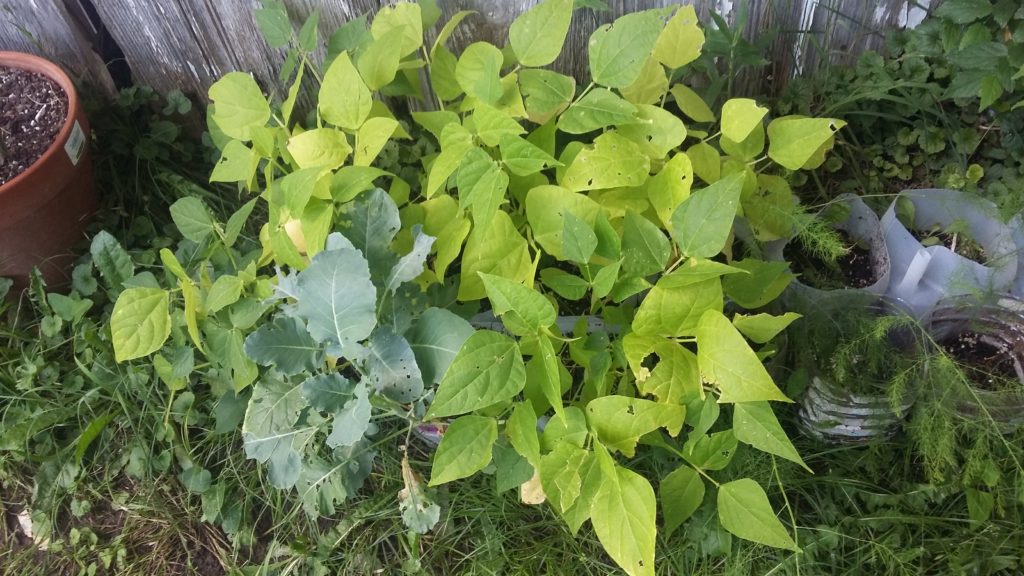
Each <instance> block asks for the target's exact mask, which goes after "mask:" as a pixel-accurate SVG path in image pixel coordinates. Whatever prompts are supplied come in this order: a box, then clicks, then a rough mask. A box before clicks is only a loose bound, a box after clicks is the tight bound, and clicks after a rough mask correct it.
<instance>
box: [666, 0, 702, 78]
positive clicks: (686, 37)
mask: <svg viewBox="0 0 1024 576" xmlns="http://www.w3.org/2000/svg"><path fill="white" fill-rule="evenodd" d="M703 46H704V32H703V31H702V30H701V29H700V26H699V25H698V22H697V12H696V11H695V10H694V9H693V6H681V7H680V8H679V9H678V10H676V13H675V15H673V16H672V19H670V20H669V21H668V24H666V25H665V28H664V29H662V31H661V34H659V35H658V41H657V43H655V45H654V58H655V59H656V60H657V61H658V62H661V63H662V64H664V65H665V66H668V67H669V68H679V67H680V66H685V65H687V64H689V63H690V62H693V61H694V60H696V59H697V58H698V57H699V56H700V49H701V48H702V47H703Z"/></svg>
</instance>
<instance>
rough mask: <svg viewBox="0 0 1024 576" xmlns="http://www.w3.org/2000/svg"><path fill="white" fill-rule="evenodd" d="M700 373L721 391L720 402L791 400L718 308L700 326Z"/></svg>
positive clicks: (707, 314) (698, 351)
mask: <svg viewBox="0 0 1024 576" xmlns="http://www.w3.org/2000/svg"><path fill="white" fill-rule="evenodd" d="M697 363H698V365H699V366H700V373H701V376H702V377H703V378H704V379H705V380H706V381H708V382H710V383H713V384H715V385H716V386H717V387H718V389H719V390H720V391H721V396H720V397H719V402H756V401H762V400H778V401H782V402H791V400H790V399H789V398H787V397H786V395H785V394H783V393H782V391H781V390H779V388H778V387H777V386H776V385H775V383H774V382H773V381H772V377H771V376H769V375H768V371H767V370H765V368H764V365H762V364H761V361H760V360H758V358H757V354H755V353H754V351H753V350H751V349H750V345H749V344H747V341H746V340H744V339H743V336H741V335H740V333H739V331H737V330H736V328H734V327H733V325H732V323H731V322H729V319H728V318H726V317H725V316H724V315H723V314H722V313H721V312H720V311H718V310H708V311H707V312H704V315H703V316H701V319H700V323H699V324H698V326H697Z"/></svg>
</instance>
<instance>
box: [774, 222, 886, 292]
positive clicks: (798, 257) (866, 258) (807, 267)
mask: <svg viewBox="0 0 1024 576" xmlns="http://www.w3.org/2000/svg"><path fill="white" fill-rule="evenodd" d="M836 233H837V234H839V237H840V238H841V239H842V242H843V245H844V246H846V253H845V254H843V255H842V256H840V257H839V258H838V259H837V260H836V261H835V262H827V261H825V260H823V259H821V258H820V257H818V256H817V255H815V254H812V253H810V252H808V251H807V250H805V249H804V247H803V245H802V244H800V242H799V241H797V242H793V243H790V244H787V245H786V248H785V249H784V251H783V256H784V257H785V259H786V261H788V262H789V263H790V268H791V269H792V270H793V272H794V273H796V274H800V281H801V282H803V283H804V284H807V285H808V286H811V287H813V288H819V289H821V290H832V289H836V288H867V287H868V286H871V285H872V284H874V283H875V282H877V281H878V273H877V271H876V270H875V267H874V266H872V264H871V250H869V249H868V248H865V247H864V246H862V245H861V243H859V242H857V240H856V239H854V238H853V237H852V236H850V235H849V234H847V233H846V232H845V231H843V230H836Z"/></svg>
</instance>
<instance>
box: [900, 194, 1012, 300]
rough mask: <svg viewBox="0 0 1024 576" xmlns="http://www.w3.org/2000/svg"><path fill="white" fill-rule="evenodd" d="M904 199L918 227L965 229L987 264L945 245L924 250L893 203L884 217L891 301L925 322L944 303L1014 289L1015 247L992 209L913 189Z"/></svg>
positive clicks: (977, 202)
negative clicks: (952, 299)
mask: <svg viewBox="0 0 1024 576" xmlns="http://www.w3.org/2000/svg"><path fill="white" fill-rule="evenodd" d="M900 197H902V198H906V199H908V200H910V201H911V202H912V203H913V205H914V223H913V227H914V228H916V229H925V230H926V229H929V228H932V227H934V226H938V227H939V228H941V229H946V228H949V227H951V226H953V225H954V224H956V225H961V226H963V227H964V228H966V230H967V232H968V233H969V234H970V235H971V237H972V238H973V239H974V241H976V242H977V243H978V244H980V245H981V247H982V248H983V249H984V251H985V255H986V258H987V260H986V262H984V263H982V262H975V261H973V260H970V259H967V258H965V257H963V256H960V255H959V254H957V253H955V252H953V251H952V250H950V249H949V248H946V247H945V246H927V247H926V246H923V245H922V244H921V242H919V241H918V240H917V238H915V237H914V236H913V234H911V232H910V231H909V230H908V229H907V228H906V227H905V226H904V225H903V224H902V223H901V222H900V221H899V219H898V218H897V217H896V208H897V201H898V200H897V201H894V202H893V203H892V205H891V206H889V209H888V210H887V211H886V212H885V214H884V215H883V216H882V218H881V225H882V232H883V233H884V234H885V240H886V244H887V246H888V249H889V260H890V262H891V265H892V278H891V281H890V283H889V290H888V295H889V296H890V297H891V298H893V299H895V300H897V301H899V302H900V303H902V304H903V305H904V306H905V307H906V308H907V309H908V310H909V311H910V312H911V314H912V315H913V316H914V317H915V318H923V317H924V316H926V315H927V314H928V312H929V311H930V310H931V309H932V308H933V307H934V306H935V304H936V303H937V302H938V301H939V300H942V299H944V298H948V297H952V296H958V295H964V294H975V295H980V294H985V293H1000V292H1008V291H1009V290H1010V288H1011V286H1012V285H1013V283H1014V280H1015V278H1016V275H1017V253H1016V251H1017V247H1016V245H1015V244H1014V241H1013V235H1012V233H1011V231H1010V228H1009V227H1008V226H1007V225H1006V224H1004V223H1003V222H1002V220H1001V219H1000V218H999V215H998V212H997V210H996V207H995V205H994V204H992V203H991V202H988V201H986V200H983V199H981V198H977V197H973V196H970V195H967V194H964V193H962V192H957V191H955V190H940V189H926V190H909V191H904V192H901V193H900Z"/></svg>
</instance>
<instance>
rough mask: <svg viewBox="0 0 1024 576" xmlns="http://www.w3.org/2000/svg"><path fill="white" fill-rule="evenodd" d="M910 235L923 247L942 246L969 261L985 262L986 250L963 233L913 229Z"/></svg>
mask: <svg viewBox="0 0 1024 576" xmlns="http://www.w3.org/2000/svg"><path fill="white" fill-rule="evenodd" d="M910 233H911V234H912V235H913V236H914V238H917V241H918V242H920V243H921V245H922V246H938V245H940V244H941V245H942V246H945V247H946V248H949V249H950V250H952V251H953V252H955V253H956V254H959V255H960V256H963V257H964V258H967V259H968V260H974V261H975V262H979V263H982V264H983V263H984V262H985V248H984V247H982V245H981V244H978V242H977V241H975V240H974V238H971V237H970V236H968V235H967V234H964V233H962V232H947V231H944V230H917V229H911V230H910Z"/></svg>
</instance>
